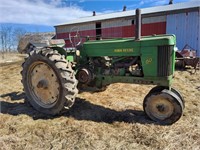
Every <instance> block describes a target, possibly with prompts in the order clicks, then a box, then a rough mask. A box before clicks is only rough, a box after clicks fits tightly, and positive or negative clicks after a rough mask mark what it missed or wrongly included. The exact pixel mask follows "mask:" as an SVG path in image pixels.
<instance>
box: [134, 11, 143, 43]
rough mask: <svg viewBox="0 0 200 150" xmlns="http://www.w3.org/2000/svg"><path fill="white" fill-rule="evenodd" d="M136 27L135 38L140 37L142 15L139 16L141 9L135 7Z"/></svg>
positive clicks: (138, 38)
mask: <svg viewBox="0 0 200 150" xmlns="http://www.w3.org/2000/svg"><path fill="white" fill-rule="evenodd" d="M135 14H136V28H135V40H140V39H141V23H142V17H141V9H136V11H135Z"/></svg>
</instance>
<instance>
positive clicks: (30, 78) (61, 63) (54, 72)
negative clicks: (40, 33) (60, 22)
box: [21, 48, 78, 115]
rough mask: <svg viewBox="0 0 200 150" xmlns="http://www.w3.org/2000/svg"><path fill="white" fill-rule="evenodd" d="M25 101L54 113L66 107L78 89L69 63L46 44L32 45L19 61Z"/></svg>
mask: <svg viewBox="0 0 200 150" xmlns="http://www.w3.org/2000/svg"><path fill="white" fill-rule="evenodd" d="M22 68H23V70H22V72H21V74H22V84H23V86H24V91H25V93H26V96H27V101H28V102H30V104H31V105H32V106H33V107H34V108H35V109H36V110H38V111H40V112H42V113H45V114H50V115H55V114H58V113H59V112H60V111H61V110H62V109H63V108H64V106H65V107H68V108H70V107H71V106H72V105H73V104H74V101H75V97H76V95H77V93H78V90H77V80H76V78H75V75H74V71H73V70H72V68H71V64H70V63H69V62H68V61H66V59H65V58H64V57H63V56H61V55H60V54H59V53H58V52H57V51H54V50H52V49H50V48H43V49H35V50H34V51H32V52H30V53H29V57H28V58H26V60H25V62H24V63H23V65H22Z"/></svg>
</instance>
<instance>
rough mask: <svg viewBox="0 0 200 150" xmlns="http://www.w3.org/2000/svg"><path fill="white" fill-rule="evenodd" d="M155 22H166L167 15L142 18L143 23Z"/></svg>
mask: <svg viewBox="0 0 200 150" xmlns="http://www.w3.org/2000/svg"><path fill="white" fill-rule="evenodd" d="M155 22H166V16H164V15H163V16H156V17H148V18H142V24H147V23H155Z"/></svg>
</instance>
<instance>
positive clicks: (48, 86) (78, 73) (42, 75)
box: [21, 9, 184, 124]
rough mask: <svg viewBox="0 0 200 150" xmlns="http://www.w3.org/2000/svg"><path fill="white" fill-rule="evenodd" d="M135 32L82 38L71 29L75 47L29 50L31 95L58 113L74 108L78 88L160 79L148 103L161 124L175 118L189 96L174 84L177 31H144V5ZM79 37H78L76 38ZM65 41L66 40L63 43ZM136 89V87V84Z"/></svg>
mask: <svg viewBox="0 0 200 150" xmlns="http://www.w3.org/2000/svg"><path fill="white" fill-rule="evenodd" d="M136 30H137V31H136V37H135V38H117V39H105V40H96V41H93V40H90V39H89V37H86V38H87V41H85V42H80V41H79V40H77V39H79V38H83V37H81V36H80V34H79V32H78V31H77V32H73V34H74V33H75V35H73V34H70V35H69V38H70V41H71V42H72V43H73V45H74V48H72V49H66V48H63V45H64V43H62V42H59V41H60V40H52V41H50V43H51V44H50V45H49V46H46V47H44V48H40V49H39V48H35V49H34V50H33V51H31V52H30V53H29V56H28V57H27V58H26V59H25V62H24V63H23V65H22V67H23V70H22V72H21V73H22V83H23V86H24V90H25V93H26V96H27V101H29V102H30V104H31V105H32V106H33V107H34V108H35V109H36V110H38V111H40V112H43V113H46V114H51V115H55V114H58V113H60V112H61V111H62V109H64V108H70V107H71V106H72V105H73V104H74V101H75V98H76V96H77V93H78V88H85V87H95V88H98V89H102V88H105V87H106V86H108V85H109V84H112V83H117V82H121V83H129V84H131V83H134V84H146V85H147V84H148V85H149V84H152V85H157V86H155V87H154V88H152V89H151V90H150V91H149V93H147V95H146V96H145V98H144V102H143V108H144V111H145V113H146V114H147V116H149V117H150V119H152V120H154V121H156V122H157V123H159V124H172V123H174V122H176V121H177V120H179V118H180V117H181V116H182V114H183V109H184V100H183V98H182V96H181V94H180V93H179V92H178V91H177V90H175V89H174V88H172V87H171V84H172V80H173V75H174V66H175V46H176V37H175V36H174V35H152V36H146V37H141V34H140V33H141V11H140V10H139V9H137V11H136ZM76 41H78V42H76ZM62 44H63V45H62ZM133 90H134V89H133Z"/></svg>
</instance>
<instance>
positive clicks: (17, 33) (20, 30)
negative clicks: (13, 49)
mask: <svg viewBox="0 0 200 150" xmlns="http://www.w3.org/2000/svg"><path fill="white" fill-rule="evenodd" d="M25 34H26V30H25V29H23V28H15V29H14V32H13V35H14V39H13V40H14V42H15V45H16V46H17V45H19V41H20V40H21V39H22V37H23V36H24V35H25Z"/></svg>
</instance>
